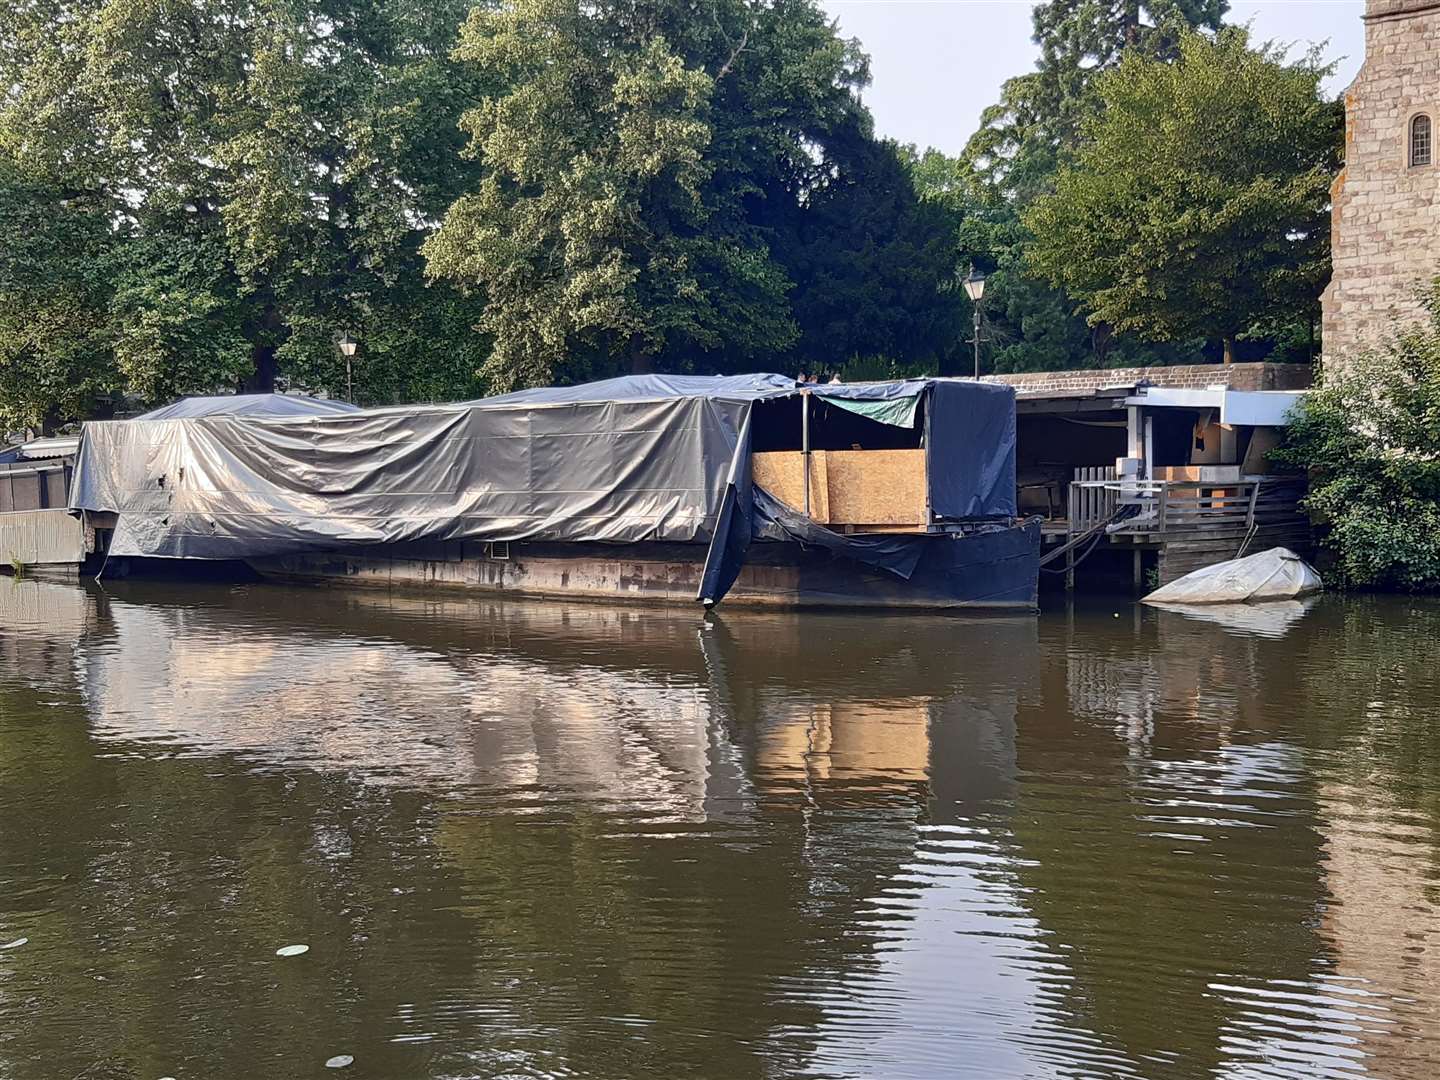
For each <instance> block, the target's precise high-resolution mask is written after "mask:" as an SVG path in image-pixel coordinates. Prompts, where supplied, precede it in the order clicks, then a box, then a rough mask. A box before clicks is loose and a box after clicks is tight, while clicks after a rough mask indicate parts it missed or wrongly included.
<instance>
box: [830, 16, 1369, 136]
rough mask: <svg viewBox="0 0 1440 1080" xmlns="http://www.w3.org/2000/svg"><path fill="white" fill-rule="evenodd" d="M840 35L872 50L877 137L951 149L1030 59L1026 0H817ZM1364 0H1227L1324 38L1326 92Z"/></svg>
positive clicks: (1300, 35)
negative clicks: (1328, 72)
mask: <svg viewBox="0 0 1440 1080" xmlns="http://www.w3.org/2000/svg"><path fill="white" fill-rule="evenodd" d="M822 3H823V4H824V7H825V9H826V10H827V11H828V12H829V13H830V14H831V15H832V16H833V17H834V18H835V19H837V20H838V21H839V23H840V29H841V32H842V33H843V34H845V36H846V37H858V38H859V39H860V41H861V44H862V45H864V47H865V51H866V52H868V53H869V54H870V67H871V78H872V82H871V85H870V87H869V88H868V89H867V90H866V91H865V95H864V96H865V101H866V103H867V104H868V105H869V106H870V111H871V112H872V113H874V115H875V125H876V127H877V128H878V130H879V132H880V134H881V135H886V136H889V137H890V138H893V139H898V140H899V141H900V142H906V143H914V144H916V145H917V146H919V147H920V148H921V149H922V150H923V149H924V148H925V147H927V146H934V147H938V148H939V149H941V150H944V151H945V152H946V153H950V154H957V153H959V152H960V151H961V150H963V149H964V148H965V143H966V141H967V140H968V139H969V138H970V135H971V134H972V133H973V132H974V131H975V129H976V128H977V127H978V126H979V123H980V113H981V111H982V110H984V109H985V107H986V106H988V105H991V104H993V103H994V102H995V101H996V100H997V99H998V98H999V96H1000V84H1001V83H1002V82H1004V81H1005V80H1006V79H1008V78H1009V77H1010V76H1012V75H1020V74H1022V73H1024V72H1026V71H1030V70H1032V69H1033V68H1034V66H1035V58H1036V56H1037V55H1038V53H1039V50H1038V49H1037V48H1036V47H1035V44H1034V43H1033V42H1032V41H1031V40H1030V8H1031V7H1032V4H1031V2H1030V0H822ZM1364 10H1365V3H1364V0H1231V4H1230V15H1229V17H1228V18H1229V21H1230V22H1234V23H1246V22H1249V23H1251V25H1252V26H1253V28H1254V31H1255V35H1256V37H1257V38H1259V39H1260V40H1273V41H1277V42H1287V43H1288V42H1293V43H1295V44H1296V46H1297V49H1296V51H1297V52H1299V51H1300V50H1302V49H1304V48H1307V47H1308V46H1309V45H1310V44H1311V43H1315V44H1319V43H1322V42H1328V44H1327V45H1326V46H1325V50H1324V55H1325V58H1326V59H1327V60H1336V61H1339V66H1338V67H1337V69H1336V71H1335V74H1334V75H1333V76H1332V77H1331V79H1330V82H1329V89H1330V91H1331V92H1332V93H1335V94H1339V93H1340V91H1342V90H1344V88H1345V87H1346V86H1348V85H1349V83H1350V80H1351V79H1353V78H1354V77H1355V72H1356V71H1358V70H1359V68H1360V61H1361V60H1363V59H1364V51H1365V49H1364V46H1365V34H1364V28H1363V26H1362V25H1361V22H1360V16H1361V15H1362V14H1363V13H1364Z"/></svg>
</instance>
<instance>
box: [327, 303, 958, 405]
mask: <svg viewBox="0 0 1440 1080" xmlns="http://www.w3.org/2000/svg"><path fill="white" fill-rule="evenodd" d="M966 287H967V288H968V287H969V286H966ZM359 344H360V343H359V342H358V341H356V340H355V339H354V338H352V337H351V336H350V335H349V333H346V334H344V335H343V336H342V337H341V338H340V341H339V345H340V352H341V353H342V354H344V356H345V400H346V401H348V402H350V403H351V404H352V405H353V404H354V403H355V388H354V386H353V385H352V381H351V372H350V362H351V360H353V359H354V358H355V349H356V346H358V345H359ZM977 362H978V361H977Z"/></svg>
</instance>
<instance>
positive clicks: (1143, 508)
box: [1070, 469, 1308, 542]
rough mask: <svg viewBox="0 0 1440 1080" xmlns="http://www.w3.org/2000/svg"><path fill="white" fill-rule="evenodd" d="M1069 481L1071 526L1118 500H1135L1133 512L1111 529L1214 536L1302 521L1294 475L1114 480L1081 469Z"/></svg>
mask: <svg viewBox="0 0 1440 1080" xmlns="http://www.w3.org/2000/svg"><path fill="white" fill-rule="evenodd" d="M1094 471H1102V470H1088V469H1077V470H1075V479H1074V480H1073V481H1071V484H1070V518H1071V522H1072V525H1071V530H1072V532H1074V533H1077V534H1078V533H1083V532H1085V531H1087V530H1088V529H1089V528H1091V527H1093V526H1094V525H1095V524H1096V523H1098V522H1099V521H1103V520H1106V519H1107V518H1108V517H1109V516H1110V515H1111V514H1113V513H1114V510H1115V507H1116V506H1117V505H1119V503H1121V502H1122V501H1123V502H1131V503H1137V504H1138V505H1139V510H1138V512H1137V513H1136V514H1135V516H1134V517H1131V518H1129V519H1127V520H1125V521H1122V522H1117V523H1116V524H1114V525H1112V526H1111V527H1110V529H1109V530H1108V531H1109V532H1110V534H1111V535H1117V536H1119V535H1124V536H1133V537H1144V538H1146V539H1152V540H1155V541H1160V542H1163V541H1168V540H1172V539H1175V538H1177V537H1178V536H1180V535H1185V536H1193V535H1195V534H1196V533H1203V534H1206V535H1214V536H1216V537H1217V538H1218V537H1221V536H1226V535H1233V536H1235V537H1236V538H1244V537H1245V536H1246V535H1248V534H1251V533H1254V532H1257V531H1260V530H1263V529H1269V528H1274V527H1291V526H1294V527H1297V528H1299V527H1308V526H1307V523H1306V519H1305V517H1304V513H1303V511H1301V509H1300V505H1299V504H1300V500H1301V499H1302V498H1303V497H1304V495H1305V481H1304V479H1303V478H1302V477H1296V476H1258V477H1256V476H1252V477H1246V478H1245V479H1243V480H1238V481H1234V482H1230V483H1201V482H1198V481H1194V480H1172V481H1150V480H1125V481H1121V480H1116V479H1114V478H1113V476H1112V477H1110V478H1105V477H1091V476H1085V475H1082V473H1089V472H1094Z"/></svg>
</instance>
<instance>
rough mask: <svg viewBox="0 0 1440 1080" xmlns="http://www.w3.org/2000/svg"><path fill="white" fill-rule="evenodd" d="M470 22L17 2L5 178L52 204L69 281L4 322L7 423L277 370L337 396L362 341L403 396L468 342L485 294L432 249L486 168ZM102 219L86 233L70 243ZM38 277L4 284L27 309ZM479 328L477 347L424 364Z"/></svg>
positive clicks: (369, 7)
mask: <svg viewBox="0 0 1440 1080" xmlns="http://www.w3.org/2000/svg"><path fill="white" fill-rule="evenodd" d="M466 10H467V4H466V3H465V2H464V0H439V2H437V3H431V4H427V5H425V6H424V7H423V9H419V10H417V9H415V8H414V7H413V5H410V4H408V3H404V2H401V0H340V2H339V3H329V2H327V3H326V4H324V5H316V4H313V3H305V2H301V3H296V4H291V5H280V6H275V5H273V4H270V3H268V2H263V0H259V2H257V0H199V2H196V3H190V2H186V3H180V2H179V0H82V2H81V3H79V4H71V3H59V2H49V0H38V2H28V0H27V2H24V3H21V2H19V0H9V2H6V3H4V4H3V5H0V27H3V29H0V82H3V84H4V85H6V86H7V87H9V88H11V92H10V93H9V94H8V95H7V96H6V97H5V99H4V100H3V103H0V168H3V170H4V172H3V174H0V175H3V177H4V179H0V185H3V186H5V187H7V188H8V189H9V190H31V191H36V192H39V193H40V198H39V201H38V202H37V208H38V210H37V212H39V213H42V214H43V213H49V212H48V211H46V210H45V209H44V208H45V207H50V208H52V209H53V211H54V213H53V214H50V217H52V218H54V220H46V219H42V220H41V221H40V226H41V229H42V230H44V231H43V232H41V233H37V234H34V235H35V250H36V251H38V252H39V253H40V254H39V255H38V256H36V258H37V259H38V262H39V263H40V264H43V265H41V267H40V269H41V275H40V279H41V280H47V279H48V280H54V281H60V280H63V281H64V282H65V283H66V286H65V288H63V289H59V290H50V291H49V294H48V295H49V297H50V299H48V300H47V301H46V303H47V304H48V306H47V308H46V310H44V311H43V312H42V311H39V310H37V309H35V307H34V302H35V301H32V302H30V306H29V307H27V306H26V305H25V304H7V305H5V306H6V309H7V312H10V313H15V314H16V315H17V318H16V320H15V322H14V323H13V324H11V323H6V324H4V325H0V364H3V363H6V362H7V359H6V358H15V357H21V358H24V359H23V368H24V370H23V371H22V370H20V369H19V367H18V366H17V364H18V362H17V361H15V360H13V359H12V360H9V362H8V364H9V367H10V368H11V369H12V370H11V376H13V377H4V376H0V417H3V418H6V419H10V420H12V421H13V420H15V419H18V418H23V417H30V416H34V415H36V414H38V413H48V414H50V415H52V416H56V415H61V416H78V415H84V414H87V413H90V412H93V411H94V410H95V409H96V408H98V407H101V406H102V405H103V402H102V401H100V400H98V399H101V398H103V397H105V396H107V395H110V394H112V393H113V392H115V391H116V390H118V389H120V388H122V387H123V388H125V389H127V390H129V391H130V392H132V393H135V394H138V395H139V396H141V397H144V398H149V399H165V398H169V397H173V396H175V395H177V394H184V393H212V392H216V391H218V390H224V389H235V388H237V387H241V386H243V387H244V388H246V389H251V390H268V389H270V388H272V386H273V385H274V384H275V382H276V380H277V379H278V380H280V381H282V382H288V384H289V385H290V386H291V387H293V388H296V389H308V390H323V391H329V392H331V393H335V392H337V391H341V390H343V385H344V384H343V365H337V364H336V362H335V361H336V359H337V357H336V356H335V349H334V348H333V345H331V344H330V342H331V341H332V340H333V338H334V336H335V335H337V334H338V333H339V332H341V331H342V330H347V329H348V330H350V331H351V332H352V333H358V332H359V331H360V328H362V327H370V328H372V329H373V330H374V333H373V334H372V335H371V336H370V337H369V338H368V339H362V340H364V353H363V360H362V361H361V363H362V365H363V366H362V370H363V372H364V375H365V377H366V378H365V381H364V382H363V383H362V385H364V386H367V387H369V386H373V387H374V388H375V389H376V390H377V391H380V390H381V389H382V388H383V392H385V393H387V395H388V394H389V393H390V392H392V391H393V392H397V393H398V392H402V391H403V389H404V388H407V387H408V386H409V385H410V383H411V372H412V371H413V367H414V364H415V362H416V360H417V359H419V360H422V361H429V360H430V359H431V358H432V357H433V356H434V355H436V354H439V355H443V356H447V357H448V356H450V355H453V354H455V353H457V352H458V353H461V354H465V353H468V352H470V350H467V349H466V348H465V347H464V344H465V339H469V338H471V337H473V336H474V335H473V334H472V332H471V331H470V330H469V329H468V327H469V326H471V325H473V323H474V321H475V320H476V318H478V315H479V310H480V309H479V305H478V304H477V303H473V302H466V301H464V300H462V299H461V298H460V297H459V296H458V294H457V293H456V292H455V291H454V290H452V289H448V288H446V287H445V286H443V285H441V286H435V287H430V286H427V285H426V283H425V281H424V278H423V265H422V261H421V258H420V255H419V239H420V236H421V235H423V233H424V232H425V231H426V230H427V229H429V228H430V227H432V226H433V223H434V222H435V221H437V220H438V218H439V216H440V215H441V214H442V213H443V211H444V209H445V208H446V206H448V205H449V203H450V201H451V200H452V199H453V197H454V195H455V194H456V193H457V192H458V191H459V190H460V189H461V188H462V187H463V186H464V185H465V184H466V183H468V182H469V180H470V178H471V177H473V175H474V174H475V171H476V170H475V167H474V166H473V164H470V163H468V162H465V161H463V160H462V159H461V158H460V156H459V149H460V147H461V145H462V143H463V137H462V135H461V133H460V132H459V131H458V130H457V128H456V126H455V125H456V121H457V119H458V117H459V114H460V111H461V107H462V105H463V101H464V99H465V98H466V97H467V96H469V94H470V93H472V92H473V90H474V87H473V85H472V79H473V76H472V74H471V73H470V72H468V71H466V70H464V69H463V68H462V66H461V65H459V64H457V63H455V62H453V61H452V60H451V59H450V58H449V52H450V49H451V47H452V45H453V44H454V40H455V34H456V28H457V27H458V26H459V23H460V20H461V19H462V18H463V16H464V13H465V11H466ZM86 222H88V223H90V225H96V224H97V223H98V227H97V228H91V229H90V233H87V238H86V242H85V243H83V244H68V245H67V244H65V243H64V242H63V241H64V239H65V238H64V235H63V231H64V230H67V229H74V228H78V227H81V224H82V223H86ZM87 227H88V226H87ZM15 236H16V232H15V231H14V230H7V232H6V235H5V239H4V244H5V246H6V247H7V248H8V247H9V246H11V245H12V244H14V243H15V242H16V241H15V239H14V237H15ZM6 261H7V262H9V261H13V260H11V259H7V260H6ZM24 288H26V285H25V283H24V282H23V281H18V280H16V279H13V278H11V277H9V276H5V275H4V273H3V271H0V290H5V292H6V295H7V296H8V295H12V294H13V293H15V292H16V291H17V290H23V289H24ZM37 295H39V294H37ZM467 308H468V311H467V310H465V309H467ZM417 320H418V321H419V322H420V323H422V324H423V325H417ZM397 323H399V324H402V325H404V326H405V327H407V331H406V332H404V333H396V332H394V331H393V329H392V327H393V326H394V325H395V324H397ZM27 326H28V327H30V328H32V330H31V332H30V333H29V334H28V335H27V334H26V332H25V327H27ZM457 328H460V329H461V331H462V335H463V336H462V338H461V341H460V342H458V343H456V342H452V343H451V344H450V346H449V347H441V346H439V345H438V344H437V345H432V346H431V347H430V349H429V353H428V354H427V353H426V351H424V350H423V349H422V350H421V351H420V352H419V353H418V355H417V352H416V351H415V343H416V342H417V341H419V342H425V341H435V342H438V340H439V339H440V338H442V337H448V336H450V335H453V334H454V333H455V332H456V329H457ZM32 338H38V339H39V344H38V345H37V344H35V343H34V342H32V341H30V339H32ZM37 348H38V349H39V351H40V355H41V356H42V359H41V361H36V360H35V359H34V356H35V355H37V354H36V350H37ZM37 363H38V366H37ZM337 370H338V371H339V372H340V379H339V380H338V381H337V378H336V374H337ZM52 372H53V375H52V374H51V373H52ZM456 374H458V376H459V377H458V378H457V377H452V375H456ZM37 375H39V376H40V377H39V378H37V377H36V376H37ZM436 376H439V377H440V382H442V383H444V384H445V385H446V387H447V389H450V390H455V391H459V392H473V391H474V390H475V389H476V388H477V386H478V384H477V383H476V381H475V379H474V378H473V376H472V375H471V374H470V373H447V368H446V367H445V366H444V364H443V363H442V365H441V366H440V367H439V368H437V369H434V370H433V371H432V372H431V373H430V375H428V376H427V377H426V378H425V379H422V380H421V381H422V382H430V383H433V382H435V381H436Z"/></svg>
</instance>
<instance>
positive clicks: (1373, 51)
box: [1322, 0, 1440, 364]
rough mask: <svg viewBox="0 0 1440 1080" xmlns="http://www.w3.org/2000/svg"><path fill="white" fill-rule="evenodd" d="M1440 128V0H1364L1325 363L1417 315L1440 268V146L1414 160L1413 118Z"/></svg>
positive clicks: (1337, 193)
mask: <svg viewBox="0 0 1440 1080" xmlns="http://www.w3.org/2000/svg"><path fill="white" fill-rule="evenodd" d="M1418 113H1425V114H1426V115H1428V116H1429V117H1430V123H1431V133H1432V134H1431V137H1432V140H1434V139H1437V138H1440V0H1368V3H1367V4H1366V8H1365V63H1364V65H1363V66H1362V67H1361V69H1360V73H1359V74H1358V75H1357V76H1356V77H1355V81H1354V82H1353V83H1352V84H1351V85H1350V89H1349V90H1348V91H1347V92H1346V94H1345V168H1344V169H1343V170H1341V172H1340V175H1339V176H1338V177H1337V178H1336V180H1335V184H1334V186H1333V188H1332V189H1331V202H1332V207H1333V209H1332V211H1331V230H1330V235H1331V241H1330V244H1331V250H1332V256H1331V258H1332V263H1333V272H1332V275H1331V278H1330V285H1329V286H1328V287H1327V288H1326V290H1325V295H1324V298H1323V301H1322V307H1323V317H1322V326H1323V330H1324V343H1325V356H1324V360H1325V362H1326V363H1327V364H1334V363H1343V362H1344V358H1345V357H1346V356H1347V355H1353V354H1354V353H1355V352H1356V351H1357V350H1360V349H1365V348H1368V347H1372V346H1374V345H1376V344H1378V343H1379V342H1380V341H1381V340H1382V339H1383V338H1384V337H1385V335H1386V334H1387V333H1389V332H1390V331H1391V330H1392V329H1393V328H1394V327H1396V326H1399V325H1403V324H1404V323H1405V322H1407V321H1410V320H1413V319H1415V318H1418V317H1419V316H1420V315H1421V313H1422V311H1423V309H1422V307H1421V304H1420V299H1419V295H1418V294H1419V291H1420V288H1421V287H1422V286H1423V285H1424V284H1425V283H1426V282H1428V281H1429V280H1430V279H1431V278H1433V277H1434V275H1435V274H1436V273H1437V272H1440V146H1435V145H1434V144H1433V142H1432V152H1431V164H1429V165H1424V166H1411V165H1410V161H1409V140H1410V123H1411V121H1412V120H1413V119H1414V117H1415V116H1416V115H1417V114H1418Z"/></svg>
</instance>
